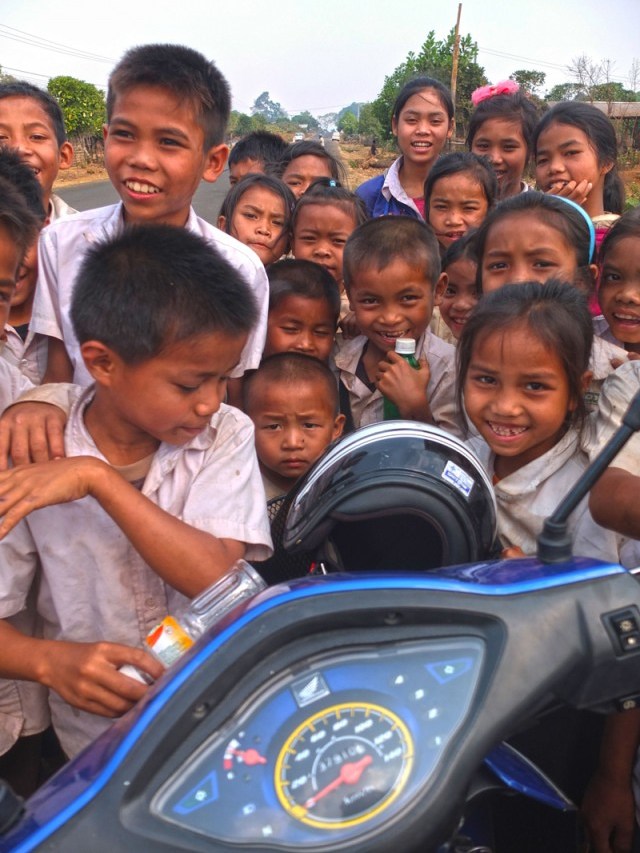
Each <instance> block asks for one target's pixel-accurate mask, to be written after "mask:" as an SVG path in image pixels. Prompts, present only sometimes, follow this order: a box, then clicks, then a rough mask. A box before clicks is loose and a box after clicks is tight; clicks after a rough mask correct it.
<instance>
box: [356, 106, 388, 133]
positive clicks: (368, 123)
mask: <svg viewBox="0 0 640 853" xmlns="http://www.w3.org/2000/svg"><path fill="white" fill-rule="evenodd" d="M358 133H359V134H361V135H362V136H375V137H376V139H380V138H381V137H382V136H383V135H384V132H383V129H382V126H381V125H380V122H379V121H378V119H377V118H376V116H375V114H374V112H373V104H363V105H362V106H361V107H360V121H359V122H358Z"/></svg>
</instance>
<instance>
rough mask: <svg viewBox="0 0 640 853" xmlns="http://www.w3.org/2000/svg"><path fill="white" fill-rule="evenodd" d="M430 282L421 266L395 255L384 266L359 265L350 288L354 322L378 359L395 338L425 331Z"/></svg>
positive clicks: (429, 310)
mask: <svg viewBox="0 0 640 853" xmlns="http://www.w3.org/2000/svg"><path fill="white" fill-rule="evenodd" d="M433 289H434V287H433V284H432V282H430V281H428V280H427V278H426V276H425V272H424V270H423V269H418V268H414V267H412V266H410V265H409V264H408V263H407V262H406V261H404V260H403V259H402V258H395V259H394V260H393V261H392V262H391V263H390V264H389V265H388V266H386V267H384V269H381V270H378V269H376V268H375V267H361V268H360V269H359V270H357V272H356V274H355V276H354V280H353V282H352V284H351V288H350V292H349V305H350V306H351V310H352V311H353V312H354V314H355V321H356V325H357V326H358V328H359V329H360V331H361V332H362V334H363V335H366V337H367V338H368V339H369V348H370V349H371V348H372V349H373V351H374V353H375V356H376V357H379V359H382V358H384V356H385V355H386V354H387V353H388V352H389V351H390V350H393V349H395V346H396V340H397V339H398V338H413V339H414V340H416V341H417V340H418V338H419V337H420V336H421V335H423V334H424V332H425V330H426V328H427V326H428V325H429V321H430V320H431V314H432V313H433V298H434V296H433Z"/></svg>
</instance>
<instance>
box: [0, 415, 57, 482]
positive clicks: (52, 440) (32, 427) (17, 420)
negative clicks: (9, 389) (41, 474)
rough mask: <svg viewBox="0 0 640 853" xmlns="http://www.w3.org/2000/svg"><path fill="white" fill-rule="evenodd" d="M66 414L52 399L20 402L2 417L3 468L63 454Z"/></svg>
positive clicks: (0, 446)
mask: <svg viewBox="0 0 640 853" xmlns="http://www.w3.org/2000/svg"><path fill="white" fill-rule="evenodd" d="M66 421H67V416H66V414H65V413H64V412H63V411H62V409H60V408H58V406H54V405H51V404H49V403H35V402H30V403H17V404H15V405H13V406H11V407H10V408H9V409H7V411H6V412H5V413H4V414H3V416H2V418H1V419H0V471H5V470H6V469H7V466H8V461H9V459H10V458H11V459H12V460H13V463H14V465H26V464H27V463H28V462H46V461H48V460H49V459H56V458H59V457H62V456H64V427H65V424H66Z"/></svg>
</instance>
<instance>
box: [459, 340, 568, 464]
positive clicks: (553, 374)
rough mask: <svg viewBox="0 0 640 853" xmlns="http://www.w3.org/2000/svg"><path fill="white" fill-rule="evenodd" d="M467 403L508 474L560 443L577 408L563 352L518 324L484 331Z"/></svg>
mask: <svg viewBox="0 0 640 853" xmlns="http://www.w3.org/2000/svg"><path fill="white" fill-rule="evenodd" d="M464 405H465V409H466V411H467V414H468V416H469V418H470V420H471V422H472V423H473V425H474V426H475V428H476V429H477V430H478V432H479V433H480V435H481V436H482V438H484V440H485V441H486V442H487V444H488V445H489V447H490V448H491V450H492V451H493V452H494V453H495V455H496V463H495V471H496V474H497V475H498V476H499V477H506V476H507V475H509V474H512V473H513V472H514V471H517V470H518V469H519V468H522V467H523V466H524V465H527V464H528V463H529V462H532V461H533V460H534V459H538V457H540V456H542V455H543V454H544V453H546V452H547V451H549V450H551V448H552V447H554V446H555V445H556V444H557V442H558V441H559V439H560V438H561V437H562V435H563V433H564V432H565V429H566V427H565V423H566V419H567V414H568V413H569V412H571V411H573V410H574V409H575V401H573V400H572V399H571V395H570V392H569V382H568V379H567V375H566V373H565V370H564V367H563V366H562V362H561V360H560V358H559V357H558V355H557V354H556V353H554V352H551V351H550V350H549V349H547V348H546V347H545V346H543V344H542V342H541V341H540V340H539V339H538V338H536V337H534V336H533V335H532V334H531V330H530V329H529V328H528V327H527V326H525V325H523V324H517V325H514V326H511V327H509V328H508V329H506V330H505V331H502V332H498V333H488V334H485V335H482V334H481V335H480V336H479V337H478V340H477V342H476V344H475V346H474V347H473V351H472V354H471V361H470V363H469V369H468V371H467V374H466V376H465V378H464Z"/></svg>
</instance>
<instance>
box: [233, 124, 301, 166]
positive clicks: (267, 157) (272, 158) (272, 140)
mask: <svg viewBox="0 0 640 853" xmlns="http://www.w3.org/2000/svg"><path fill="white" fill-rule="evenodd" d="M286 150H287V143H286V142H285V141H284V139H283V138H282V137H281V136H278V134H277V133H269V131H268V130H254V131H253V133H248V134H247V135H246V136H243V137H242V138H241V139H239V140H238V141H237V142H236V144H235V145H234V146H233V148H232V149H231V151H230V152H229V166H234V165H235V164H236V163H240V162H242V161H243V160H257V161H258V162H259V163H262V165H263V167H266V166H268V165H269V164H271V163H277V162H278V160H280V158H281V157H282V155H283V154H284V152H285V151H286Z"/></svg>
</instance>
